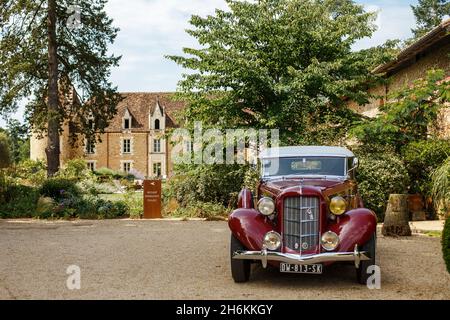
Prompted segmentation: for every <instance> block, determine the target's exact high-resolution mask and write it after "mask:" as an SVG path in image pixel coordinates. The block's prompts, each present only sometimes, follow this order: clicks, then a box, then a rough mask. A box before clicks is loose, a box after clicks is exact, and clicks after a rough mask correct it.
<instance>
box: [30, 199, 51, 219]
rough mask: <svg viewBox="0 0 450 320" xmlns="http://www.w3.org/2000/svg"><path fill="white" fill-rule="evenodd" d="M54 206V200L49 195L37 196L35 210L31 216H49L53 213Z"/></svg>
mask: <svg viewBox="0 0 450 320" xmlns="http://www.w3.org/2000/svg"><path fill="white" fill-rule="evenodd" d="M55 208H56V203H55V200H53V199H52V198H50V197H42V196H41V197H39V199H38V202H37V205H36V211H35V212H34V214H33V216H35V217H38V218H49V217H51V216H52V215H53V212H54V210H55Z"/></svg>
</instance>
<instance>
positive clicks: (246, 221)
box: [228, 208, 274, 251]
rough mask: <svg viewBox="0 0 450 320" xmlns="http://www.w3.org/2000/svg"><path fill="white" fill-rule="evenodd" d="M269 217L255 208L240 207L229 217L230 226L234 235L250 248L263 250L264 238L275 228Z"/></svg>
mask: <svg viewBox="0 0 450 320" xmlns="http://www.w3.org/2000/svg"><path fill="white" fill-rule="evenodd" d="M268 220H269V219H268V218H267V217H265V216H263V215H262V214H260V213H259V212H258V211H257V210H255V209H246V208H239V209H236V210H234V211H233V212H232V213H231V214H230V216H229V218H228V226H229V227H230V230H231V232H232V233H233V235H234V236H235V237H236V238H237V239H238V240H239V241H240V242H241V243H242V244H243V245H244V246H245V247H246V248H247V249H248V250H254V251H257V250H261V248H262V244H263V243H262V240H263V239H262V238H263V236H264V235H265V234H266V233H267V232H269V231H272V230H274V228H273V224H272V223H271V222H270V221H268Z"/></svg>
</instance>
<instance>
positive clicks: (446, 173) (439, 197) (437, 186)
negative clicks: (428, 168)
mask: <svg viewBox="0 0 450 320" xmlns="http://www.w3.org/2000/svg"><path fill="white" fill-rule="evenodd" d="M431 185H432V187H431V194H432V196H433V200H434V203H435V207H436V208H439V207H441V206H442V208H443V210H444V212H443V213H444V215H445V214H448V212H449V209H450V157H449V158H447V160H446V161H444V163H443V164H442V165H441V166H440V167H439V168H437V169H436V170H435V171H434V172H433V173H432V175H431Z"/></svg>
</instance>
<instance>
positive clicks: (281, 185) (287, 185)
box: [261, 178, 349, 196]
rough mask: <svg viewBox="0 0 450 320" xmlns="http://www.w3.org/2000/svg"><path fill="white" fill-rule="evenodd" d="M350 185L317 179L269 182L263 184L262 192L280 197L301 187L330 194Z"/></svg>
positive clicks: (343, 182) (341, 181) (338, 181)
mask: <svg viewBox="0 0 450 320" xmlns="http://www.w3.org/2000/svg"><path fill="white" fill-rule="evenodd" d="M348 183H349V182H348V181H344V180H332V179H316V178H304V179H284V180H274V181H270V180H269V181H266V182H263V183H262V184H261V191H263V192H269V193H271V194H273V195H274V196H278V195H279V194H280V193H282V192H285V191H289V189H298V188H299V186H302V188H312V189H316V190H317V191H318V192H322V193H326V194H329V193H331V192H333V190H335V189H341V188H342V187H345V186H346V185H348Z"/></svg>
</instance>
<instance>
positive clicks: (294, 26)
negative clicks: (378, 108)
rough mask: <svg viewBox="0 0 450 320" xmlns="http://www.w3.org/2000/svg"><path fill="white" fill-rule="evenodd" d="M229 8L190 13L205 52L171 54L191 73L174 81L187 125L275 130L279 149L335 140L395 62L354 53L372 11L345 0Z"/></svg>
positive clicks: (273, 0) (230, 0)
mask: <svg viewBox="0 0 450 320" xmlns="http://www.w3.org/2000/svg"><path fill="white" fill-rule="evenodd" d="M227 4H228V6H229V11H223V10H216V12H215V15H211V16H208V17H205V18H203V17H199V16H192V18H191V20H190V24H191V25H192V28H191V29H190V30H188V33H189V34H190V35H192V36H194V37H195V38H197V40H198V42H199V43H200V45H201V48H199V49H194V48H184V49H183V51H184V53H185V56H168V58H170V59H172V60H173V61H175V62H176V63H178V64H180V65H181V66H183V67H184V68H186V69H191V70H193V71H194V72H191V73H189V74H185V75H184V76H183V79H182V80H181V81H180V83H179V91H180V94H181V95H182V96H183V97H184V98H185V99H187V100H188V101H189V105H188V107H187V109H186V111H185V115H186V116H187V118H188V120H202V121H203V122H204V123H210V124H214V125H215V126H222V127H224V128H226V127H228V128H232V127H253V128H256V129H257V128H268V129H270V128H279V129H280V137H281V139H282V142H284V143H333V142H336V140H337V139H338V138H339V136H342V135H343V134H345V132H346V127H347V125H348V124H349V123H351V122H352V121H353V119H354V118H355V115H354V114H353V113H352V112H350V111H349V109H348V108H347V107H346V102H345V100H346V99H351V100H354V101H357V102H359V103H366V102H367V100H368V98H369V96H368V93H367V90H366V89H367V88H368V86H370V84H371V83H373V82H375V81H376V80H378V78H377V77H376V76H375V75H373V74H372V73H371V72H370V71H371V69H372V68H373V67H374V66H376V65H377V64H379V63H382V62H384V61H387V60H388V59H389V58H390V57H391V54H390V53H391V52H390V51H389V50H387V51H386V50H384V47H383V48H382V47H379V48H373V49H368V50H360V51H354V50H352V48H353V46H354V44H355V42H356V41H357V40H359V39H361V38H364V37H369V36H370V35H371V34H372V33H373V32H374V30H375V28H376V27H375V25H374V23H373V22H374V19H375V17H376V16H375V14H374V13H367V12H365V11H364V9H363V7H362V6H361V5H357V4H355V3H354V2H353V1H350V0H316V1H313V0H261V1H254V2H249V1H235V0H227Z"/></svg>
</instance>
